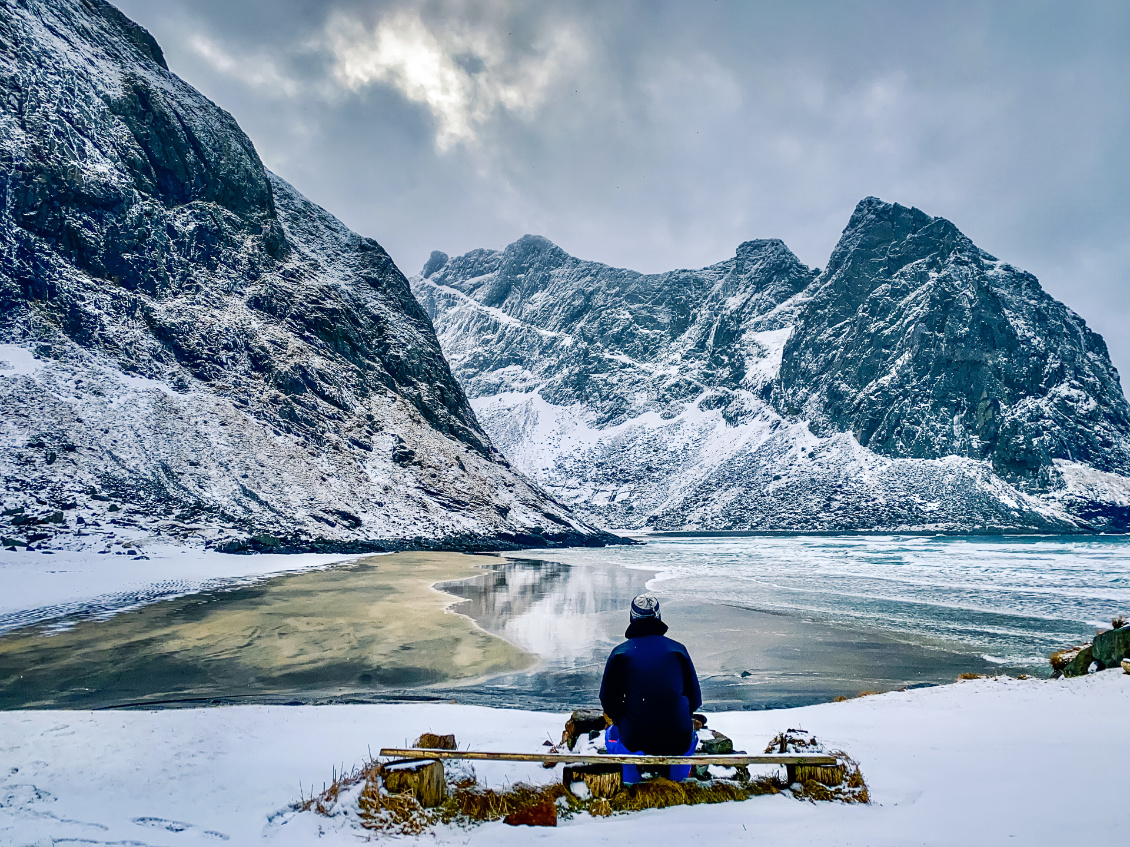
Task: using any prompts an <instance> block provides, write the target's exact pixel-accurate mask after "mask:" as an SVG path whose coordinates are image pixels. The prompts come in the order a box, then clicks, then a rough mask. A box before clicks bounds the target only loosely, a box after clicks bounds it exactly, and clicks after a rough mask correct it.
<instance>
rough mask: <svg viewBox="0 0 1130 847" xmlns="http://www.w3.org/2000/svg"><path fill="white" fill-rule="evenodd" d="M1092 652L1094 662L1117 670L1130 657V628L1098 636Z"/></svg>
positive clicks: (1122, 628) (1093, 643) (1125, 627)
mask: <svg viewBox="0 0 1130 847" xmlns="http://www.w3.org/2000/svg"><path fill="white" fill-rule="evenodd" d="M1091 651H1092V654H1093V658H1094V660H1095V661H1096V662H1098V663H1099V664H1100V665H1102V666H1103V667H1104V668H1117V667H1118V666H1119V665H1120V664H1121V662H1122V660H1123V659H1125V658H1128V657H1130V626H1124V627H1121V628H1119V629H1112V630H1108V631H1107V632H1103V633H1100V634H1099V635H1096V636H1095V640H1094V641H1093V642H1091Z"/></svg>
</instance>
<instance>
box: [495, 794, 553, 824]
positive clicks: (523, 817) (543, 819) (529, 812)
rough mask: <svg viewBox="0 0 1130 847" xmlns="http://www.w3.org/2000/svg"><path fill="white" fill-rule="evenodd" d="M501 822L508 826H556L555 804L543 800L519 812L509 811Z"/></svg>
mask: <svg viewBox="0 0 1130 847" xmlns="http://www.w3.org/2000/svg"><path fill="white" fill-rule="evenodd" d="M502 822H503V823H505V824H509V825H510V826H557V804H556V803H554V802H553V801H552V800H543V801H542V802H540V803H537V804H535V805H533V806H528V807H526V808H525V809H522V810H521V811H519V812H511V813H510V814H509V815H507V816H506V817H504V818H503V819H502Z"/></svg>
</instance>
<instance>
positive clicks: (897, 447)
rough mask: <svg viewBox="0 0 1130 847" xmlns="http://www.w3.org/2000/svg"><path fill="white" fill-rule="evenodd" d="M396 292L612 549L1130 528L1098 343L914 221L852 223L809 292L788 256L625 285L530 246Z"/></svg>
mask: <svg viewBox="0 0 1130 847" xmlns="http://www.w3.org/2000/svg"><path fill="white" fill-rule="evenodd" d="M412 289H413V292H414V293H415V295H416V297H417V299H418V300H419V301H420V302H421V303H422V304H423V305H424V307H425V309H426V310H427V312H428V314H429V316H430V317H431V319H432V321H433V324H434V325H435V327H436V330H437V333H438V335H439V339H440V344H441V346H442V348H443V350H444V352H445V354H446V355H447V357H448V360H449V361H450V363H451V366H452V369H453V371H454V373H455V375H456V377H457V378H458V379H459V381H460V383H461V384H462V385H463V386H464V387H465V389H466V390H467V393H468V395H469V396H470V398H471V403H472V406H473V407H474V408H475V410H476V413H477V414H478V417H479V419H480V420H481V421H482V422H483V425H484V427H485V429H486V430H487V432H489V433H490V435H491V438H492V439H493V441H494V443H495V444H497V445H498V446H499V447H500V449H502V450H503V452H504V453H506V454H507V456H508V457H509V458H510V459H511V461H513V462H514V464H515V465H516V466H517V467H518V468H520V469H522V470H523V471H525V472H526V473H528V474H530V475H531V476H533V477H534V478H535V479H537V480H538V481H539V482H541V484H542V485H543V486H545V487H546V488H547V489H548V490H549V491H551V492H553V493H554V494H555V495H557V496H558V497H559V498H560V499H562V500H563V501H565V502H568V503H571V504H573V505H574V506H576V507H578V508H580V509H582V510H583V511H584V512H586V513H587V514H589V515H591V516H592V517H593V519H594V520H598V521H602V522H604V523H605V524H606V525H610V526H616V527H621V528H639V527H645V526H647V527H653V528H656V529H663V530H716V531H717V530H773V529H787V530H861V529H882V530H908V529H915V530H927V531H929V530H938V531H999V530H1035V531H1057V532H1058V531H1088V530H1116V531H1118V530H1126V529H1130V406H1128V404H1127V402H1126V399H1125V397H1124V396H1123V393H1122V389H1121V387H1120V385H1119V380H1118V374H1117V372H1116V371H1115V369H1114V367H1113V366H1112V365H1111V363H1110V359H1109V356H1108V354H1107V351H1106V346H1105V344H1104V343H1103V341H1102V339H1101V338H1100V337H1099V336H1098V335H1097V334H1095V333H1094V332H1092V331H1091V330H1090V329H1088V328H1087V326H1086V324H1085V323H1084V321H1083V319H1082V318H1080V317H1079V316H1078V315H1076V314H1074V313H1073V312H1071V311H1070V310H1069V309H1067V308H1066V307H1065V306H1064V305H1063V304H1061V303H1059V302H1057V301H1056V300H1054V299H1053V298H1051V297H1050V296H1049V295H1047V294H1046V293H1045V292H1044V291H1043V290H1042V289H1041V288H1040V286H1039V283H1038V282H1037V280H1036V278H1035V277H1033V276H1032V275H1031V274H1028V273H1025V272H1023V271H1020V270H1017V269H1016V268H1013V267H1011V266H1010V265H1007V264H1004V263H1002V262H999V261H998V260H997V259H995V258H994V257H992V256H990V255H989V254H987V253H985V252H984V251H982V250H980V249H978V248H977V247H976V246H975V245H974V244H973V243H972V242H971V241H970V240H969V239H968V238H967V237H966V236H964V235H963V234H962V233H961V232H960V231H959V230H958V229H957V228H956V227H955V226H954V225H953V224H952V223H950V222H949V221H946V220H944V219H942V218H934V217H930V216H929V215H927V214H925V213H924V212H922V211H920V210H918V209H910V208H906V207H904V206H900V205H898V204H891V203H884V202H882V201H880V200H878V199H876V198H873V197H869V198H867V199H865V200H863V201H862V202H861V203H860V204H859V206H858V207H857V208H856V210H855V212H854V214H853V215H852V217H851V220H850V221H849V223H848V226H847V228H846V229H845V230H844V233H843V236H842V238H841V239H840V242H839V244H838V245H837V246H836V248H835V250H834V252H833V253H832V256H831V259H830V260H829V263H828V266H827V267H826V268H825V269H824V271H823V272H818V271H816V270H813V269H809V268H807V267H805V266H804V265H803V264H802V263H801V262H800V261H799V260H798V259H797V258H796V257H795V256H794V255H793V254H792V253H791V252H790V251H789V250H788V248H787V247H786V246H785V245H784V244H783V243H781V242H780V241H750V242H746V243H744V244H742V245H741V246H739V248H738V250H737V252H736V254H735V256H734V257H733V258H732V259H729V260H727V261H724V262H720V263H719V264H716V265H712V266H710V267H708V268H704V269H702V270H698V271H688V270H680V271H672V272H669V273H664V274H638V273H635V272H632V271H627V270H622V269H617V268H610V267H607V266H605V265H601V264H598V263H595V262H587V261H582V260H579V259H576V258H574V257H572V256H569V255H568V254H566V253H565V252H564V251H563V250H561V249H560V248H558V247H556V246H554V245H553V244H551V243H550V242H548V241H546V240H545V239H543V238H538V237H533V236H526V237H524V238H522V239H520V240H519V241H517V242H515V243H514V244H511V245H510V246H508V247H506V248H505V249H504V250H502V251H493V250H476V251H472V252H471V253H468V254H466V255H464V256H460V257H457V258H450V257H448V256H446V255H444V254H442V253H438V252H437V253H433V254H432V257H431V259H430V260H429V261H428V263H427V264H426V265H425V267H424V269H423V271H422V272H421V273H420V274H419V275H417V276H416V277H413V279H412Z"/></svg>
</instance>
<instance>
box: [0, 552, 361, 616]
mask: <svg viewBox="0 0 1130 847" xmlns="http://www.w3.org/2000/svg"><path fill="white" fill-rule="evenodd" d="M131 549H133V550H134V552H135V553H136V552H138V551H139V550H140V551H142V555H140V556H139V555H133V556H131V555H129V554H128V552H127V551H126V550H125V549H123V548H121V547H120V546H119V547H115V548H114V549H113V550H112V551H111V552H109V553H106V554H100V553H98V552H97V551H95V550H78V551H71V550H56V551H52V553H51V554H50V555H44V554H43V553H40V552H38V551H31V552H28V551H23V550H18V551H16V552H10V551H7V550H0V586H2V587H3V590H2V591H0V633H3V632H6V631H8V630H10V629H14V628H16V627H18V626H27V625H28V624H32V623H37V622H39V621H44V620H50V619H52V618H57V617H60V616H62V615H67V614H75V613H77V612H91V613H94V614H113V613H115V612H119V611H123V610H125V609H127V608H133V607H135V606H138V605H141V604H143V603H149V602H153V601H154V600H163V599H169V598H171V597H176V596H180V595H182V594H189V593H191V592H194V591H204V590H207V589H209V588H215V587H218V586H220V585H231V584H233V583H235V582H239V581H244V580H251V579H261V578H264V577H266V576H270V575H272V574H280V573H287V572H291V571H297V570H304V569H307V568H316V567H324V566H326V565H330V564H334V563H336V562H345V561H350V560H353V559H358V558H362V557H359V556H347V555H342V554H340V553H338V554H320V553H306V554H298V555H276V554H258V555H254V556H238V555H231V554H228V553H218V552H216V551H215V550H206V549H204V548H203V547H190V546H174V545H169V544H162V543H157V542H150V543H144V544H141V543H139V544H138V545H137V547H136V548H132V547H131ZM370 555H371V554H370Z"/></svg>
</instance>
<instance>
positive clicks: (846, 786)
mask: <svg viewBox="0 0 1130 847" xmlns="http://www.w3.org/2000/svg"><path fill="white" fill-rule="evenodd" d="M829 755H831V756H835V757H836V758H838V759H839V760H840V761H841V762H843V768H844V779H843V781H842V782H840V784H839V785H825V784H823V783H822V782H820V781H819V780H817V779H805V780H803V781H802V782H800V783H794V784H793V785H792V786H791V788H792V789H793V796H794V797H797V798H799V799H801V800H809V801H811V802H814V803H815V802H821V803H827V802H836V803H863V804H869V803H870V802H871V793H870V792H869V791H868V789H867V782H866V781H865V780H864V779H863V772H862V771H861V770H860V769H859V763H858V762H857V761H855V759H853V758H851V756H848V755H847V754H846V753H844V752H843V751H842V750H836V751H833V752H832V753H829ZM798 784H799V786H800V788H799V790H798V789H797V787H796V786H797V785H798Z"/></svg>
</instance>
